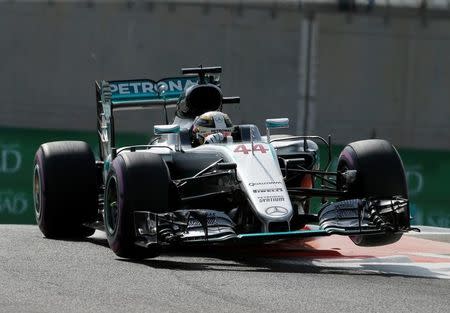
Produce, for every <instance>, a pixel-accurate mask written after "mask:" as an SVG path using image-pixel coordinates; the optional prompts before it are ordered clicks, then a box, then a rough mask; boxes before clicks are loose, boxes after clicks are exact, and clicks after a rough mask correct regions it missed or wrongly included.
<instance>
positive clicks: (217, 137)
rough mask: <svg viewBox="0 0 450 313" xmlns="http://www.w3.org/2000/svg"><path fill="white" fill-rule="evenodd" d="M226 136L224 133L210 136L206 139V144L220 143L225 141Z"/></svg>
mask: <svg viewBox="0 0 450 313" xmlns="http://www.w3.org/2000/svg"><path fill="white" fill-rule="evenodd" d="M224 138H225V137H224V135H223V134H222V133H215V134H211V135H208V136H207V137H206V138H205V143H220V142H222V141H223V140H224Z"/></svg>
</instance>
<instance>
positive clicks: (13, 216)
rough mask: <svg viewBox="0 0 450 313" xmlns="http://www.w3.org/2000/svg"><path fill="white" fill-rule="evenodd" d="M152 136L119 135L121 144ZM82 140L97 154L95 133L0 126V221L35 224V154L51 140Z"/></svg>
mask: <svg viewBox="0 0 450 313" xmlns="http://www.w3.org/2000/svg"><path fill="white" fill-rule="evenodd" d="M149 137H150V136H145V135H142V134H129V133H124V134H119V135H118V137H117V141H118V144H119V145H128V144H142V143H146V142H148V140H149ZM57 140H82V141H86V142H88V143H89V144H90V145H91V147H92V149H93V151H94V153H96V154H97V153H98V144H97V135H96V134H95V132H76V131H55V130H36V129H14V128H0V223H3V224H34V223H35V217H34V209H33V196H32V173H33V162H34V154H35V152H36V150H37V149H38V148H39V146H40V145H41V144H42V143H44V142H48V141H57Z"/></svg>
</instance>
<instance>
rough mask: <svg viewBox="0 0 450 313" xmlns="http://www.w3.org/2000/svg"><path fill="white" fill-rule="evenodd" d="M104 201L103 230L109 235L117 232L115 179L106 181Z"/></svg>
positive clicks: (117, 211)
mask: <svg viewBox="0 0 450 313" xmlns="http://www.w3.org/2000/svg"><path fill="white" fill-rule="evenodd" d="M105 200H106V201H105V226H106V227H105V228H106V231H107V232H108V233H109V234H114V233H115V232H116V230H117V220H118V215H119V208H118V203H117V181H116V178H115V177H111V178H110V179H109V181H108V188H107V189H106V199H105Z"/></svg>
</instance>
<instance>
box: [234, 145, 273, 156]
mask: <svg viewBox="0 0 450 313" xmlns="http://www.w3.org/2000/svg"><path fill="white" fill-rule="evenodd" d="M267 150H268V149H266V148H264V146H263V145H262V144H259V143H257V144H255V145H253V152H259V153H267ZM234 152H235V153H244V154H249V153H250V152H252V147H247V146H246V145H238V146H237V147H236V148H235V149H234Z"/></svg>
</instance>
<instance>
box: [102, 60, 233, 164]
mask: <svg viewBox="0 0 450 313" xmlns="http://www.w3.org/2000/svg"><path fill="white" fill-rule="evenodd" d="M221 72H222V68H221V67H220V66H216V67H202V66H200V67H197V68H195V67H194V68H185V69H182V73H183V74H184V75H183V76H181V77H169V78H164V79H161V80H158V81H154V80H151V79H133V80H113V81H106V80H102V81H96V82H95V90H96V100H97V101H96V104H97V132H98V137H99V146H100V159H101V160H105V159H106V158H107V157H108V156H111V157H112V159H114V158H115V154H116V144H115V130H114V129H115V128H114V112H115V111H120V110H130V109H131V110H136V109H152V108H163V109H164V111H165V116H166V124H168V117H167V108H170V107H174V106H176V105H177V104H178V102H179V101H181V100H182V99H185V98H186V96H187V95H186V92H187V93H189V94H190V95H192V91H193V90H194V89H195V88H197V87H193V88H190V87H192V86H197V85H205V87H206V86H207V85H214V86H216V87H215V88H220V80H219V78H218V77H216V76H214V75H210V74H219V73H221ZM199 88H200V87H198V88H197V89H199ZM201 88H203V87H201ZM188 89H189V90H190V91H189V90H188ZM218 90H219V92H220V97H221V99H220V104H224V103H239V102H240V98H239V97H223V95H222V93H221V91H220V89H218ZM197 94H198V93H197ZM197 98H198V97H197ZM197 100H198V99H197ZM221 108H222V107H221V106H220V109H221Z"/></svg>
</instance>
